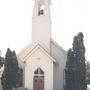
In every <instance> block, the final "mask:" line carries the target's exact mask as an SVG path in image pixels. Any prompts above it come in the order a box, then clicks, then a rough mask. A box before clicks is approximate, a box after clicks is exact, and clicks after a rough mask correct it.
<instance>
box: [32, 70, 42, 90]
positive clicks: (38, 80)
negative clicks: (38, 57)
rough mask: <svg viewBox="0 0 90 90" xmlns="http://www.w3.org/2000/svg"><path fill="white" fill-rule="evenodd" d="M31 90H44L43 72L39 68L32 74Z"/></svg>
mask: <svg viewBox="0 0 90 90" xmlns="http://www.w3.org/2000/svg"><path fill="white" fill-rule="evenodd" d="M33 90H44V71H43V70H42V69H41V68H37V69H36V70H35V72H34V82H33Z"/></svg>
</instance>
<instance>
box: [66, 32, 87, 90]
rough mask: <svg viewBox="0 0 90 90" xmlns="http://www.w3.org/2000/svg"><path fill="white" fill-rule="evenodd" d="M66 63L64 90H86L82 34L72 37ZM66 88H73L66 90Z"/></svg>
mask: <svg viewBox="0 0 90 90" xmlns="http://www.w3.org/2000/svg"><path fill="white" fill-rule="evenodd" d="M69 53H72V54H69ZM72 56H73V57H72ZM71 57H72V58H71ZM72 61H73V62H72ZM67 62H68V63H66V90H87V84H86V66H85V47H84V43H83V33H82V32H80V33H78V35H77V36H75V37H74V39H73V47H72V52H71V50H69V51H68V53H67ZM67 66H68V67H67ZM70 68H72V69H70ZM70 73H71V74H70ZM68 77H71V78H70V79H71V80H73V82H72V83H73V84H72V83H70V81H71V80H70V79H69V78H68ZM67 87H69V88H72V87H73V88H72V89H68V88H67Z"/></svg>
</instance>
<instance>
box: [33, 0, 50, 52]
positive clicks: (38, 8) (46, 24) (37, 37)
mask: <svg viewBox="0 0 90 90" xmlns="http://www.w3.org/2000/svg"><path fill="white" fill-rule="evenodd" d="M50 39H51V17H50V2H49V0H35V5H34V10H33V16H32V43H37V44H40V45H41V46H42V47H43V48H44V49H46V50H47V51H48V52H50Z"/></svg>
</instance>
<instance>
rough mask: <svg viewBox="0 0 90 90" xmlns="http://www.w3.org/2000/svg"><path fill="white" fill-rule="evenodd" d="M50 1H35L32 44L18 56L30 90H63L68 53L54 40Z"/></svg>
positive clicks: (24, 79)
mask: <svg viewBox="0 0 90 90" xmlns="http://www.w3.org/2000/svg"><path fill="white" fill-rule="evenodd" d="M51 28H52V27H51V16H50V0H35V5H34V10H33V16H32V42H31V43H30V44H28V45H26V46H25V47H24V48H23V49H22V50H21V51H20V52H19V53H18V55H17V57H18V61H19V66H20V68H22V69H23V87H25V88H27V89H28V90H64V84H65V77H64V70H65V65H66V59H67V53H66V51H65V50H64V49H63V48H62V47H61V46H60V45H58V44H57V43H56V42H55V41H54V40H53V39H52V38H51V34H52V33H51V32H52V31H51Z"/></svg>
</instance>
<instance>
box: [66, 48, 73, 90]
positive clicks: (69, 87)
mask: <svg viewBox="0 0 90 90" xmlns="http://www.w3.org/2000/svg"><path fill="white" fill-rule="evenodd" d="M65 77H66V86H65V90H75V88H74V59H73V51H72V50H71V49H69V50H68V52H67V62H66V69H65Z"/></svg>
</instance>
